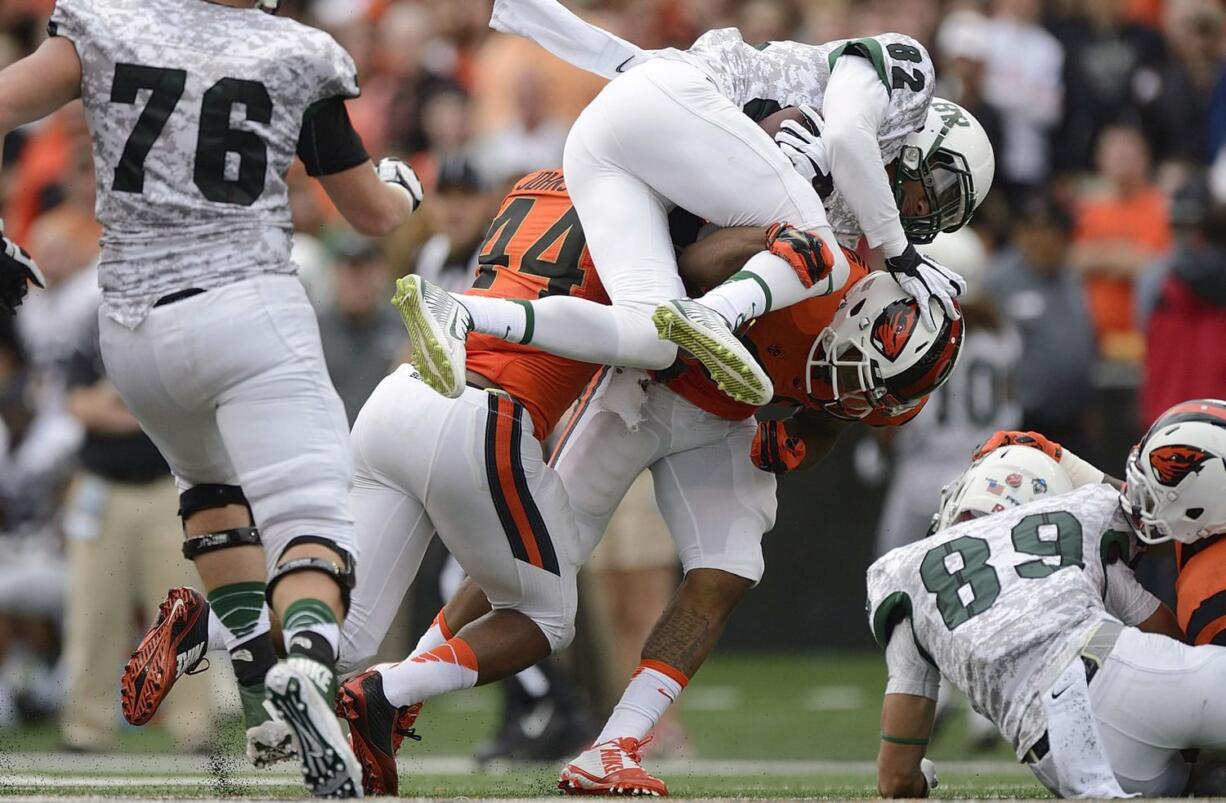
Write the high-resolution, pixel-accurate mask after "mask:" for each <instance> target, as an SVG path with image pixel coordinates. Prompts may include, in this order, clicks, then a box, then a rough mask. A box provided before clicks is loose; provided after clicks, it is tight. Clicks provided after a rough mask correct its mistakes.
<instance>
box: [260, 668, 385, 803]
mask: <svg viewBox="0 0 1226 803" xmlns="http://www.w3.org/2000/svg"><path fill="white" fill-rule="evenodd" d="M264 689H265V692H266V693H267V695H268V702H269V704H270V705H271V706H272V707H273V708H275V709H276V712H277V718H278V719H280V720H281V721H282V722H284V723H285V724H286V725H288V726H289V728H290V730H291V731H292V732H293V735H294V739H293V741H294V744H295V746H296V747H297V748H298V756H299V757H300V758H301V759H302V778H303V780H304V781H306V785H307V786H308V787H309V788H310V790H311V793H312V794H313V795H314V796H315V797H338V798H342V797H343V798H350V797H362V765H361V764H359V763H358V759H357V757H356V756H354V754H353V750H352V749H350V747H349V740H348V739H346V738H345V734H344V733H343V732H342V731H341V725H340V722H339V721H338V720H337V718H336V713H335V712H334V711H333V703H334V701H335V699H336V674H335V673H334V672H333V671H332V670H331V669H330V668H329V667H327V666H324V665H323V664H321V663H319V662H318V661H313V660H311V659H310V658H306V657H304V656H301V655H292V656H290V657H289V658H285V659H282V660H281V661H278V662H277V663H276V664H275V665H274V666H273V668H272V669H269V670H268V674H267V675H265V676H264Z"/></svg>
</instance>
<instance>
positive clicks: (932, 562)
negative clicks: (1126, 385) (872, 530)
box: [868, 400, 1226, 797]
mask: <svg viewBox="0 0 1226 803" xmlns="http://www.w3.org/2000/svg"><path fill="white" fill-rule="evenodd" d="M1224 409H1226V405H1223V404H1222V403H1221V402H1212V401H1208V400H1201V401H1197V402H1189V403H1185V404H1183V405H1178V406H1176V407H1174V408H1172V409H1171V410H1168V411H1167V413H1166V414H1164V415H1163V416H1162V417H1161V418H1159V420H1158V421H1157V422H1156V423H1155V424H1154V426H1153V427H1151V429H1150V431H1149V432H1148V433H1147V435H1146V436H1145V438H1144V439H1143V440H1142V442H1141V443H1140V444H1139V445H1138V446H1137V447H1136V448H1134V450H1133V451H1132V453H1131V454H1130V456H1129V459H1128V462H1127V465H1126V471H1125V474H1126V477H1127V479H1128V483H1127V486H1126V487H1125V488H1124V490H1123V491H1117V490H1116V489H1115V488H1113V487H1112V486H1111V485H1110V484H1104V483H1102V482H1090V483H1088V484H1085V485H1083V486H1082V487H1080V488H1078V489H1077V490H1074V491H1071V492H1069V493H1066V494H1063V495H1059V496H1054V497H1053V496H1050V495H1042V496H1041V498H1039V499H1038V501H1035V502H1033V503H1031V504H1026V505H1024V506H1022V507H1018V508H1016V509H1014V508H1006V509H1005V510H1003V511H1001V512H997V513H995V514H994V515H988V516H986V517H976V516H974V515H973V512H972V514H971V515H970V516H969V517H968V518H965V519H964V520H963V521H962V522H961V523H955V524H954V525H953V526H952V527H950V528H948V529H944V530H941V531H939V532H937V533H936V534H935V535H934V536H931V537H929V538H927V539H925V540H923V541H920V542H916V543H914V544H911V545H909V546H906V547H901V548H899V549H895V550H893V551H892V552H890V553H889V554H887V555H885V556H884V557H882V558H881V559H880V560H878V561H877V562H876V563H874V564H873V565H872V567H870V568H869V571H868V596H869V623H870V626H871V628H872V630H873V633H874V636H875V637H876V638H877V641H878V643H879V644H881V645H882V646H883V647H884V648H885V650H886V662H887V666H888V669H889V682H888V685H887V688H886V697H885V702H884V705H883V707H882V716H881V738H882V742H881V750H880V754H879V756H878V787H879V791H880V792H881V793H882V794H883V795H885V796H890V797H912V796H917V795H924V794H926V793H927V791H928V789H929V787H930V786H931V785H932V782H933V780H934V779H935V768H934V767H932V765H931V763H930V762H926V760H924V758H923V756H924V752H925V748H926V745H927V741H928V737H929V733H930V731H931V726H932V717H933V709H934V701H935V696H936V683H937V677H938V673H940V674H943V675H944V676H945V677H947V678H948V679H949V680H951V681H952V682H953V683H954V684H955V685H957V686H958V687H959V688H960V689H962V690H963V691H964V692H966V693H967V695H968V696H969V697H970V698H971V700H972V702H973V704H974V706H975V708H976V710H978V711H980V712H981V713H983V714H985V715H986V716H988V717H989V718H990V719H992V721H993V722H995V723H996V725H997V726H998V727H999V728H1000V730H1001V732H1002V734H1003V735H1004V736H1005V737H1006V738H1007V739H1009V740H1010V742H1011V743H1012V744H1013V746H1014V748H1015V750H1016V751H1017V755H1018V758H1019V759H1020V760H1022V761H1023V762H1025V763H1027V764H1029V765H1030V767H1031V769H1032V770H1033V771H1034V773H1035V775H1036V776H1037V777H1038V778H1039V780H1040V781H1041V782H1042V783H1043V784H1044V785H1045V786H1046V787H1047V788H1048V789H1050V790H1051V791H1052V792H1054V793H1055V794H1057V795H1059V796H1061V797H1078V796H1080V797H1123V796H1125V795H1129V794H1132V795H1135V794H1142V795H1146V796H1150V795H1153V796H1172V795H1178V794H1183V793H1184V792H1185V790H1186V791H1200V792H1206V791H1217V792H1220V791H1221V790H1220V789H1218V790H1208V789H1204V788H1198V786H1197V785H1198V784H1199V783H1201V782H1202V781H1201V780H1200V779H1198V777H1197V776H1198V775H1201V773H1200V772H1199V771H1198V770H1197V768H1196V767H1195V766H1193V765H1189V764H1188V763H1187V762H1186V761H1185V758H1184V756H1183V754H1182V753H1181V751H1183V750H1187V749H1199V748H1209V749H1219V750H1220V749H1221V748H1223V747H1226V706H1224V705H1222V704H1221V703H1220V702H1216V701H1217V699H1218V697H1219V695H1218V694H1217V693H1216V689H1217V688H1218V687H1219V686H1220V685H1221V682H1222V678H1223V677H1226V649H1222V648H1220V647H1216V646H1197V647H1191V646H1187V645H1185V644H1183V643H1181V642H1180V641H1179V640H1178V639H1180V638H1181V637H1182V635H1183V634H1182V632H1181V631H1180V629H1179V627H1178V625H1177V624H1176V623H1175V621H1174V616H1173V614H1172V613H1171V612H1170V611H1169V610H1168V609H1166V607H1165V606H1164V605H1162V604H1161V603H1160V602H1159V601H1158V600H1157V599H1156V598H1154V597H1153V596H1152V595H1150V594H1149V593H1148V592H1146V591H1145V590H1144V589H1142V588H1141V587H1140V585H1139V583H1137V581H1136V578H1135V577H1134V576H1133V575H1132V573H1131V571H1130V570H1129V568H1128V565H1127V564H1128V562H1129V561H1130V560H1131V559H1132V558H1133V557H1134V556H1135V555H1136V554H1137V551H1138V546H1139V545H1138V540H1139V541H1144V542H1151V543H1152V542H1155V541H1161V540H1166V539H1171V538H1174V539H1177V540H1180V541H1181V542H1182V543H1184V544H1185V545H1186V544H1194V543H1196V542H1197V541H1198V540H1200V539H1205V538H1212V537H1213V536H1215V535H1217V534H1220V533H1223V532H1226V515H1224V514H1223V511H1222V509H1221V507H1220V506H1214V505H1213V504H1212V501H1213V500H1214V499H1215V498H1216V497H1217V496H1220V492H1221V486H1222V483H1223V481H1226V416H1224V415H1223V412H1224ZM1019 438H1020V439H1021V440H1022V441H1023V442H1024V443H1028V444H1029V445H1031V446H1036V447H1038V448H1041V449H1042V450H1043V451H1047V452H1049V454H1050V452H1054V451H1058V447H1055V449H1050V451H1049V447H1051V446H1053V445H1052V444H1050V443H1044V442H1043V441H1042V440H1041V439H1038V438H1036V437H1035V436H1034V434H1033V433H1029V434H1028V433H1000V437H999V438H998V440H1000V441H1005V442H1007V441H1011V440H1012V441H1017V440H1018V439H1019ZM1010 448H1016V447H1010ZM1001 451H1004V450H1001ZM999 453H1000V452H995V453H993V454H999ZM993 454H988V455H986V456H985V457H984V458H983V459H984V460H987V461H990V460H991V459H992V457H993ZM1065 454H1067V453H1065ZM1061 456H1063V455H1061ZM1189 456H1194V459H1188V457H1189ZM1080 468H1085V466H1084V465H1083V466H1081V467H1080ZM1018 473H1019V474H1020V472H1018ZM1073 473H1074V480H1073V482H1072V484H1078V483H1077V481H1076V479H1075V477H1076V474H1077V473H1078V472H1077V470H1074V472H1073ZM1099 473H1100V475H1101V472H1099ZM1022 476H1023V478H1024V479H1025V480H1032V479H1036V478H1043V477H1040V475H1039V474H1035V475H1034V476H1026V475H1022ZM1049 476H1050V475H1049ZM1088 476H1089V474H1088V473H1086V474H1084V475H1083V478H1086V477H1088ZM1008 484H1009V483H1008V482H1007V477H1006V485H1008ZM973 486H974V484H973V483H972V484H969V485H967V487H972V488H973ZM1019 487H1021V488H1025V487H1028V486H1027V484H1026V482H1023V483H1021V484H1020V486H1019ZM1030 487H1033V486H1030ZM980 496H982V494H980ZM963 498H964V499H965V495H964V496H963ZM985 501H986V500H985ZM984 503H985V502H984V501H980V502H979V503H978V506H980V507H981V506H983V505H984ZM959 506H964V507H967V508H968V510H971V509H972V508H973V507H974V506H973V505H967V504H966V503H965V502H964V503H961V504H960V505H959ZM953 517H954V518H961V517H962V516H961V515H955V516H953ZM945 518H946V520H947V519H948V518H949V516H946V517H945ZM900 625H901V626H900Z"/></svg>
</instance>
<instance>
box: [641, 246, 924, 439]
mask: <svg viewBox="0 0 1226 803" xmlns="http://www.w3.org/2000/svg"><path fill="white" fill-rule="evenodd" d="M843 253H844V254H845V255H846V256H847V261H848V262H849V263H850V267H851V275H850V276H848V278H847V283H846V284H844V285H843V288H842V289H841V290H838V291H836V292H834V293H830V294H829V295H825V296H817V297H814V298H810V299H806V300H805V301H802V302H800V303H799V304H794V305H792V306H790V307H784V308H783V309H780V310H775V311H774V312H768V313H767V314H766V315H763V316H762V317H761V318H758V319H757V320H755V321H753V322H752V323H750V325H749V328H748V329H747V330H745V333H744V334H743V335H742V337H741V339H742V340H744V341H745V342H746V343H747V344H748V346H749V348H750V350H751V351H752V352H753V353H754V355H755V356H756V357H757V358H758V362H760V363H761V364H762V367H763V368H765V369H766V373H767V375H769V376H770V378H771V383H772V384H774V386H775V399H776V400H778V401H784V402H791V403H793V404H795V405H796V406H798V407H802V408H806V409H810V410H823V407H822V405H821V404H820V403H819V402H818V401H817V400H815V399H813V398H812V397H811V396H809V395H808V394H807V393H806V392H805V374H806V372H807V371H808V365H807V363H808V359H809V350H810V349H812V348H813V341H814V340H815V339H816V338H817V336H818V335H819V334H821V332H822V330H823V329H825V328H826V327H827V326H828V325H829V324H830V322H831V320H833V318H834V313H835V310H837V309H838V307H839V302H841V301H842V300H843V296H844V295H845V294H846V293H847V291H849V290H850V289H851V288H852V286H853V285H854V284H855V283H856V282H858V281H860V280H861V279H863V278H864V277H865V276H867V275H868V273H869V270H870V269H869V267H868V265H866V264H865V263H864V260H863V259H862V258H861V257H860V255H859V254H857V253H856V252H855V251H852V250H851V249H849V248H844V249H843ZM665 383H666V384H667V385H668V387H669V389H671V390H672V391H674V392H675V393H677V394H679V395H680V396H682V397H683V398H685V399H686V400H688V401H689V402H690V403H692V404H694V405H696V406H698V407H701V408H702V409H703V410H706V411H707V412H709V413H711V414H713V415H717V416H719V417H721V418H728V419H733V420H737V419H742V418H748V417H749V416H751V415H753V413H754V410H755V408H754V407H752V406H750V405H748V404H742V403H740V402H737V401H733V400H732V399H730V398H729V397H728V396H726V395H724V393H723V392H722V391H721V390H720V389H719V388H718V387H716V385H715V383H714V382H712V381H711V378H710V377H709V376H708V375H707V373H706V371H704V370H703V369H702V367H701V366H699V365H698V364H697V363H696V362H693V361H690V360H686V368H685V370H684V371H683V372H682V374H681V375H680V376H678V377H677V378H675V379H669V380H665ZM925 403H927V399H925V400H924V401H923V402H921V403H920V404H919V405H917V406H915V407H914V408H912V409H910V410H908V411H907V412H906V413H904V414H902V415H898V416H887V415H885V414H883V413H878V412H873V413H871V414H869V415H868V416H867V417H865V418H863V419H861V420H862V421H864V423H866V424H868V425H870V426H874V427H891V426H898V425H899V424H903V423H905V422H907V421H910V420H911V419H912V418H914V417H915V416H916V415H917V414H918V413H919V411H920V410H921V409H923V406H924V404H925Z"/></svg>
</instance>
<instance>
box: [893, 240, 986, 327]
mask: <svg viewBox="0 0 1226 803" xmlns="http://www.w3.org/2000/svg"><path fill="white" fill-rule="evenodd" d="M885 268H886V270H888V271H889V272H890V273H891V274H893V276H894V278H895V279H897V280H898V283H899V284H900V285H902V289H904V290H906V291H907V292H908V293H909V294H910V295H911V297H912V298H914V299H915V301H916V303H917V304H919V312H920V320H922V321H923V322H924V326H926V327H928V331H930V332H935V331H936V330H937V322H936V319H935V318H934V317H933V315H932V309H931V308H930V306H929V303H930V302H931V301H932V300H934V299H935V300H936V301H937V302H939V303H940V305H941V306H942V307H944V308H945V314H946V315H948V316H949V317H950V318H952V319H953V320H957V319H958V318H961V317H962V313H961V312H959V311H958V306H957V305H956V304H955V303H954V298H955V297H957V296H959V295H961V294H962V293H965V292H966V280H965V279H963V278H962V277H961V276H959V275H958V274H956V273H954V272H953V271H952V270H950V269H949V268H947V267H945V266H944V265H942V264H941V263H939V262H937V261H936V260H934V259H932V258H930V257H926V256H924V255H923V254H921V253H920V252H919V251H916V250H915V246H914V245H911V244H910V243H907V249H906V250H905V251H903V252H902V253H901V254H899V255H898V256H896V257H892V258H890V259H887V260H886V261H885Z"/></svg>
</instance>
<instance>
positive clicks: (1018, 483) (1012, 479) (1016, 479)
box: [1005, 473, 1022, 488]
mask: <svg viewBox="0 0 1226 803" xmlns="http://www.w3.org/2000/svg"><path fill="white" fill-rule="evenodd" d="M1005 484H1006V485H1008V486H1009V487H1010V488H1021V487H1022V475H1021V474H1017V473H1014V474H1010V475H1009V476H1007V477H1005Z"/></svg>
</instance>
